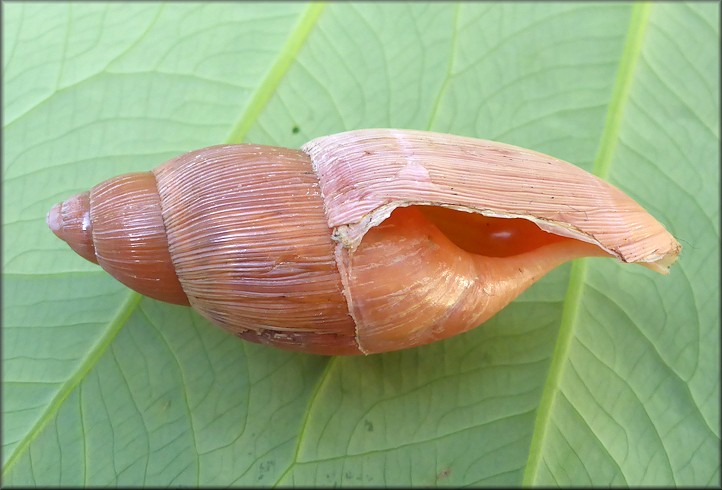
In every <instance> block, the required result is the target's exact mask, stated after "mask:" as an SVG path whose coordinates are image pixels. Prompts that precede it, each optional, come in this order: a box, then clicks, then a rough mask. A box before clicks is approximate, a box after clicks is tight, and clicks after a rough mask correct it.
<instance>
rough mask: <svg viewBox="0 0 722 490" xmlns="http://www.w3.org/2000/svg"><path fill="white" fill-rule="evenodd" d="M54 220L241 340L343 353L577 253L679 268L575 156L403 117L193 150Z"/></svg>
mask: <svg viewBox="0 0 722 490" xmlns="http://www.w3.org/2000/svg"><path fill="white" fill-rule="evenodd" d="M47 222H48V225H49V226H50V228H51V229H52V231H53V232H54V233H55V234H56V235H57V236H58V237H60V238H61V239H63V240H65V241H66V242H67V243H68V245H70V247H72V249H73V250H75V251H76V252H77V253H78V254H80V255H81V256H83V257H84V258H86V259H88V260H90V261H92V262H95V263H97V264H99V265H100V266H101V267H102V268H103V269H105V270H106V271H107V272H109V273H110V274H112V275H113V276H114V277H115V278H116V279H118V280H119V281H121V282H122V283H124V284H125V285H127V286H128V287H130V288H132V289H134V290H136V291H138V292H139V293H141V294H144V295H147V296H150V297H152V298H156V299H159V300H162V301H167V302H170V303H176V304H182V305H191V306H192V307H194V308H195V309H196V310H197V311H198V312H200V314H201V315H203V316H204V317H206V318H207V319H209V320H210V321H211V322H213V323H215V324H217V325H219V326H221V327H223V328H225V329H227V330H229V331H231V332H233V333H234V334H236V335H238V336H239V337H242V338H244V339H246V340H251V341H254V342H261V343H265V344H271V345H275V346H277V347H281V348H285V349H291V350H297V351H304V352H312V353H319V354H332V355H336V354H361V353H363V354H369V353H376V352H385V351H393V350H398V349H404V348H408V347H413V346H418V345H422V344H427V343H430V342H433V341H436V340H439V339H443V338H446V337H450V336H452V335H456V334H458V333H460V332H464V331H466V330H469V329H471V328H474V327H476V326H478V325H480V324H481V323H483V322H484V321H486V320H487V319H489V318H490V317H492V316H493V315H494V314H496V313H497V312H498V311H499V310H501V309H502V308H504V307H505V306H506V305H507V304H508V303H509V302H510V301H511V300H513V299H514V298H515V297H517V296H518V295H519V294H520V293H521V292H522V291H524V290H525V289H526V288H528V287H529V286H530V285H531V284H532V283H534V281H536V280H538V279H539V278H541V277H542V276H543V275H544V274H546V273H547V272H549V271H550V270H551V269H553V268H555V267H557V266H558V265H560V264H562V263H564V262H566V261H568V260H571V259H574V258H579V257H590V256H608V257H616V258H617V259H619V260H620V261H622V262H630V263H639V264H642V265H644V266H647V267H648V268H650V269H652V270H654V271H657V272H661V273H663V274H666V273H667V271H668V267H669V266H670V265H671V264H672V263H673V262H674V261H675V260H676V258H677V255H678V254H679V251H680V249H681V247H680V245H679V243H678V242H677V241H676V240H675V239H674V237H673V236H672V235H670V234H669V233H668V232H667V230H665V228H664V227H663V226H662V225H661V224H660V223H659V222H657V221H656V220H655V219H654V218H653V217H652V216H650V215H649V214H648V213H647V212H646V211H645V210H644V209H643V208H642V207H641V206H640V205H639V204H637V203H636V202H635V201H633V200H632V199H631V198H630V197H628V196H627V195H626V194H624V193H623V192H622V191H620V190H619V189H617V188H616V187H613V186H612V185H610V184H608V183H607V182H605V181H603V180H601V179H599V178H597V177H595V176H594V175H592V174H589V173H587V172H585V171H583V170H581V169H579V168H578V167H576V166H574V165H572V164H570V163H566V162H563V161H561V160H558V159H556V158H553V157H550V156H547V155H543V154H540V153H536V152H533V151H530V150H525V149H522V148H518V147H515V146H511V145H507V144H501V143H496V142H492V141H485V140H479V139H474V138H467V137H460V136H453V135H448V134H438V133H431V132H424V131H410V130H395V129H371V130H357V131H349V132H345V133H339V134H335V135H331V136H325V137H321V138H317V139H314V140H312V141H310V142H309V143H307V144H306V145H304V146H303V147H302V149H301V150H292V149H285V148H276V147H269V146H258V145H251V144H240V145H221V146H213V147H209V148H204V149H201V150H197V151H192V152H190V153H186V154H184V155H181V156H179V157H177V158H175V159H172V160H170V161H168V162H166V163H164V164H163V165H161V166H159V167H157V168H156V169H155V170H153V171H152V172H144V173H133V174H127V175H122V176H119V177H116V178H113V179H110V180H107V181H105V182H103V183H101V184H99V185H97V186H95V187H93V188H92V189H91V190H90V191H89V192H85V193H83V194H79V195H77V196H74V197H71V198H70V199H68V200H67V201H65V202H63V203H60V204H56V205H55V206H54V207H53V208H52V209H51V210H50V212H49V213H48V217H47Z"/></svg>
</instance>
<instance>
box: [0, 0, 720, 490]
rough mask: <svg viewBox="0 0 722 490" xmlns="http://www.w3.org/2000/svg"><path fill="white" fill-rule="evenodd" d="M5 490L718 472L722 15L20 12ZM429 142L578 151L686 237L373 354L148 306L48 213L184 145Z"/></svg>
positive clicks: (7, 242) (706, 8)
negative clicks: (445, 333) (13, 488)
mask: <svg viewBox="0 0 722 490" xmlns="http://www.w3.org/2000/svg"><path fill="white" fill-rule="evenodd" d="M2 8H3V23H4V25H3V28H4V29H3V60H4V79H3V84H4V85H3V88H4V96H5V97H4V107H3V115H4V127H3V131H4V134H3V140H4V145H3V209H2V212H3V289H2V294H3V329H2V356H3V370H2V373H3V380H2V381H3V383H2V384H3V386H2V390H3V391H2V396H3V406H2V410H3V413H2V417H3V420H2V421H3V434H2V438H3V439H2V443H3V471H2V478H3V482H4V484H5V485H37V486H48V485H93V486H100V485H159V486H160V485H163V486H165V485H219V486H226V485H301V486H311V485H324V486H325V485H353V486H359V485H404V486H406V485H431V486H436V485H438V486H446V485H449V486H460V485H512V486H518V485H521V484H526V485H545V486H548V485H590V484H594V485H686V486H700V485H719V483H720V476H719V466H720V464H719V461H720V453H719V447H720V423H719V420H720V389H719V388H720V383H719V379H720V376H719V362H720V342H719V333H720V330H719V328H720V318H719V304H720V292H719V279H720V278H719V273H720V272H719V266H720V264H719V239H720V236H719V218H720V216H719V211H720V202H719V188H718V183H719V167H718V161H719V88H720V87H719V53H718V44H719V5H718V4H713V3H691V4H684V5H683V4H674V3H656V4H644V5H635V4H629V3H623V4H615V3H601V4H591V3H558V4H528V3H501V4H494V3H468V4H467V3H459V4H453V3H431V4H416V5H414V4H395V3H378V4H374V3H372V4H368V3H367V4H358V5H354V4H348V3H332V4H328V5H322V4H302V3H288V4H283V3H273V4H253V3H241V4H233V3H229V4H226V3H209V4H192V3H175V4H174V3H171V4H155V3H137V4H128V5H120V4H115V3H108V4H62V3H60V4H58V3H55V4H35V3H29V4H22V3H7V4H3V6H2ZM364 127H399V128H412V129H428V130H434V131H439V132H448V133H454V134H461V135H467V136H475V137H480V138H485V139H492V140H498V141H503V142H506V143H511V144H515V145H519V146H523V147H527V148H531V149H534V150H537V151H541V152H544V153H548V154H551V155H554V156H556V157H559V158H562V159H564V160H567V161H570V162H573V163H575V164H577V165H579V166H580V167H582V168H585V169H586V170H589V171H593V172H594V173H596V174H597V175H600V176H601V177H603V178H605V179H608V180H609V181H611V182H612V183H614V184H615V185H617V186H619V187H620V188H622V189H623V190H624V191H625V192H627V193H628V194H629V195H630V196H632V197H633V198H634V199H636V200H637V201H638V202H640V204H642V205H643V206H644V207H646V208H647V209H648V210H649V211H650V212H651V213H652V214H653V215H654V216H655V217H657V218H658V219H659V220H660V221H661V222H662V223H664V224H665V226H667V228H668V229H669V230H670V231H671V232H672V233H673V234H675V236H677V238H678V239H679V240H680V242H681V243H682V245H683V247H684V249H683V251H682V255H681V257H680V260H679V262H678V263H677V264H676V265H675V266H673V268H672V271H671V274H670V275H669V276H668V277H662V276H659V275H656V274H654V273H652V272H651V271H648V270H646V269H644V268H641V267H635V266H624V265H621V264H619V263H615V261H613V260H607V259H588V260H583V261H577V262H575V263H573V264H571V265H566V266H563V267H560V268H558V269H556V270H555V271H553V272H552V273H550V274H549V275H548V276H546V277H545V278H544V279H542V280H541V281H540V282H538V283H537V284H535V285H534V286H533V287H532V288H530V289H529V290H528V291H527V292H525V293H524V294H523V295H522V296H521V297H520V298H519V299H518V300H516V301H515V302H514V303H512V304H511V305H510V306H509V307H507V308H506V309H505V310H503V311H502V312H501V313H499V314H498V315H496V316H495V317H494V318H493V319H492V320H490V321H489V322H487V323H486V324H485V325H483V326H481V327H479V328H477V329H475V330H473V331H471V332H469V333H467V334H464V335H461V336H458V337H455V338H452V339H448V340H446V341H442V342H439V343H436V344H433V345H429V346H425V347H422V348H417V349H411V350H407V351H401V352H395V353H389V354H382V355H373V356H369V357H356V358H341V357H337V358H326V357H320V356H311V355H303V354H293V353H288V352H283V351H280V350H275V349H271V348H268V347H264V346H259V345H255V344H250V343H245V342H242V341H240V340H238V339H235V338H233V337H232V336H230V335H228V334H226V333H225V332H222V331H220V330H218V329H216V328H214V327H212V326H211V325H210V324H209V323H207V322H206V321H205V320H203V319H202V318H201V317H200V316H198V315H197V314H195V313H193V312H192V311H191V310H189V309H186V308H183V307H176V306H170V305H165V304H161V303H158V302H156V301H153V300H150V299H147V298H142V297H140V296H139V295H137V294H136V293H132V292H130V291H129V290H127V289H126V288H124V287H123V286H122V285H120V284H119V283H117V282H116V281H114V280H113V279H112V278H111V277H110V276H108V275H107V274H105V273H104V272H102V271H99V270H98V267H97V266H94V265H93V264H90V263H89V262H86V261H84V260H82V259H81V258H79V257H78V256H76V255H75V254H74V253H73V252H72V251H71V250H70V249H69V248H68V247H67V246H66V245H65V244H63V243H61V242H60V241H59V240H57V239H56V238H55V237H54V236H53V235H52V233H50V231H49V230H48V229H47V228H46V226H45V219H44V218H45V213H46V212H47V210H48V209H49V208H50V206H51V205H52V204H54V203H55V202H58V201H60V200H62V199H65V198H66V197H68V196H69V195H71V194H73V193H76V192H81V191H84V190H87V189H88V188H90V187H91V186H93V185H95V184H96V183H98V182H100V181H102V180H104V179H107V178H109V177H111V176H114V175H117V174H120V173H125V172H130V171H139V170H149V169H151V168H153V167H154V166H156V165H158V164H159V163H161V162H163V161H164V160H166V159H168V158H171V157H173V156H176V155H178V154H180V153H182V152H184V151H188V150H192V149H196V148H200V147H203V146H208V145H212V144H218V143H222V142H241V141H248V142H254V143H261V144H275V145H280V146H287V147H299V146H300V145H301V144H303V143H305V142H306V141H308V140H310V139H311V138H313V137H317V136H321V135H324V134H330V133H335V132H339V131H343V130H349V129H358V128H364Z"/></svg>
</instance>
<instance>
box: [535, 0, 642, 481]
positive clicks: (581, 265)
mask: <svg viewBox="0 0 722 490" xmlns="http://www.w3.org/2000/svg"><path fill="white" fill-rule="evenodd" d="M651 9H652V6H651V4H648V3H644V4H641V3H637V4H635V5H634V6H633V8H632V13H631V16H630V20H629V30H628V31H627V38H626V40H625V43H624V50H623V51H622V56H621V59H620V61H619V68H618V71H617V78H616V81H615V84H614V88H613V90H612V97H611V100H610V103H609V108H608V110H607V115H606V118H605V121H604V128H603V131H602V136H601V138H600V142H599V149H598V151H597V155H596V157H595V159H594V166H593V167H592V173H593V174H594V175H596V176H598V177H599V178H602V179H605V180H606V179H607V178H608V177H609V172H610V169H611V166H612V159H613V157H614V153H615V150H616V147H617V143H618V142H619V132H620V129H621V126H622V121H623V118H624V109H625V108H626V106H627V104H628V101H629V93H630V91H631V87H632V83H633V81H634V74H635V71H636V68H637V66H638V63H639V57H640V54H641V52H642V46H643V42H644V35H645V33H646V28H647V25H648V23H649V16H650V12H651ZM586 277H587V261H586V259H579V260H575V261H574V263H573V265H572V270H571V273H570V276H569V287H568V289H567V294H566V295H565V297H564V303H563V306H562V317H561V322H560V328H559V334H558V337H557V342H556V345H555V347H554V352H553V354H552V360H551V365H550V367H549V373H548V374H547V379H546V383H545V385H544V389H543V391H542V396H541V400H540V403H539V409H538V411H537V416H536V419H535V421H534V429H533V432H532V439H531V443H530V447H529V456H528V459H527V465H526V467H525V469H524V476H523V478H522V485H523V486H531V485H533V484H534V483H535V479H536V476H537V473H538V471H539V466H540V465H541V460H542V452H543V449H544V442H545V439H546V435H547V431H548V429H549V424H550V422H551V419H552V408H553V406H554V402H555V400H556V397H557V394H558V393H559V384H560V381H561V379H562V375H563V373H564V369H565V367H566V361H567V359H568V355H569V349H570V346H571V342H572V339H573V337H574V330H575V327H576V325H577V318H578V315H579V309H580V307H581V301H582V296H583V293H584V286H585V282H586Z"/></svg>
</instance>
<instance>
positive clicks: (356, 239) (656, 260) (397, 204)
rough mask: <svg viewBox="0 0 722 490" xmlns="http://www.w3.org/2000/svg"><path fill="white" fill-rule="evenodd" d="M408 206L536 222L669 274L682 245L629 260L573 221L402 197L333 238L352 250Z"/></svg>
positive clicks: (545, 228)
mask: <svg viewBox="0 0 722 490" xmlns="http://www.w3.org/2000/svg"><path fill="white" fill-rule="evenodd" d="M407 206H439V207H445V208H449V209H454V210H457V211H463V212H466V213H476V214H481V215H482V216H486V217H489V218H501V219H513V218H520V219H525V220H527V221H531V222H533V223H534V224H536V225H537V226H538V227H539V228H540V229H541V230H542V231H545V232H547V233H552V234H554V235H559V236H563V237H566V238H571V239H574V240H578V241H582V242H586V243H589V244H592V245H595V246H596V247H598V248H599V249H600V250H602V251H604V252H605V253H607V254H608V255H609V256H610V257H613V258H616V259H617V260H618V261H620V262H623V263H635V264H639V265H642V266H644V267H646V268H648V269H651V270H653V271H655V272H658V273H660V274H663V275H668V274H669V268H670V266H671V265H672V264H673V263H674V262H676V261H677V258H678V255H679V252H680V251H681V248H682V247H681V245H679V244H676V247H672V250H671V251H670V252H669V253H666V254H665V253H659V252H658V251H656V252H658V253H654V254H647V255H646V256H644V257H639V258H636V259H635V260H628V259H627V258H626V257H625V256H624V254H623V253H622V252H621V251H619V250H617V249H613V248H610V247H608V246H605V245H604V244H603V243H602V242H601V241H599V240H598V239H596V238H594V237H593V236H592V235H590V234H588V233H585V232H583V231H582V230H580V229H579V228H577V227H576V226H574V225H572V224H569V223H565V222H562V221H555V220H551V219H548V218H540V217H537V216H533V215H530V214H525V213H514V212H499V211H494V210H491V209H479V208H474V207H468V206H460V205H455V204H446V203H443V202H434V201H408V200H399V201H393V202H389V203H386V204H383V205H381V206H379V207H377V208H375V209H374V210H373V211H371V212H369V213H366V214H365V215H364V216H363V217H362V218H361V220H359V221H357V222H355V223H346V224H343V225H339V226H336V227H334V228H333V231H332V234H331V238H332V239H333V240H334V241H335V242H337V243H338V244H339V245H340V246H342V247H343V248H345V249H348V250H349V251H350V252H353V251H354V250H356V248H357V247H358V246H359V245H360V244H361V241H362V240H363V237H364V235H366V233H367V232H368V231H369V230H370V229H371V228H373V227H374V226H377V225H379V224H381V223H382V222H383V221H385V220H386V219H387V218H388V217H389V216H391V213H392V212H393V211H394V210H395V209H397V208H401V207H407Z"/></svg>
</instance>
